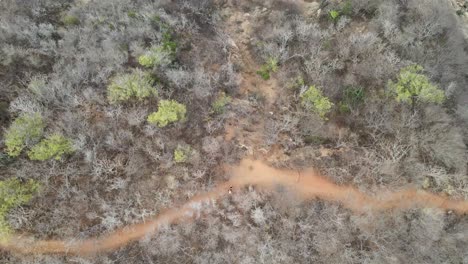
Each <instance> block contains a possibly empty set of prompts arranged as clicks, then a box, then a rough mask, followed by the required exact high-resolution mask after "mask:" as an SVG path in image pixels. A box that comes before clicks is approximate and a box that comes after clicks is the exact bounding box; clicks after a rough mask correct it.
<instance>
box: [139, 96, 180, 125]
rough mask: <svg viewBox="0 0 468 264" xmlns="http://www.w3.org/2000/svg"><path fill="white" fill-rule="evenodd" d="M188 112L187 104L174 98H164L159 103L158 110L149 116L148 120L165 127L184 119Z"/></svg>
mask: <svg viewBox="0 0 468 264" xmlns="http://www.w3.org/2000/svg"><path fill="white" fill-rule="evenodd" d="M186 112H187V109H186V107H185V105H183V104H180V103H178V102H176V101H174V100H162V101H161V102H160V103H159V107H158V111H157V112H154V113H152V114H150V115H149V116H148V122H149V123H150V124H153V125H158V126H159V127H165V126H167V125H168V124H170V123H174V122H177V121H183V120H184V119H185V114H186Z"/></svg>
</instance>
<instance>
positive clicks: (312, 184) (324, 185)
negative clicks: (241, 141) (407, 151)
mask: <svg viewBox="0 0 468 264" xmlns="http://www.w3.org/2000/svg"><path fill="white" fill-rule="evenodd" d="M226 171H227V173H229V174H230V175H231V180H230V181H228V182H226V183H224V184H221V185H219V186H218V187H216V188H214V189H213V190H212V191H210V192H206V193H203V194H200V195H197V196H195V197H193V198H192V199H190V200H189V201H188V202H187V203H185V204H184V205H183V206H182V207H180V208H172V209H168V210H166V211H164V212H162V213H161V214H160V215H159V216H157V217H156V218H154V219H152V220H150V221H148V222H145V223H141V224H136V225H131V226H127V227H124V228H122V229H119V230H117V231H115V232H113V233H110V234H107V235H103V236H101V237H98V238H91V239H87V240H83V241H72V240H40V241H35V240H34V239H33V238H30V237H23V236H13V237H11V238H10V239H9V240H8V241H4V242H0V247H1V248H3V249H4V250H8V251H13V252H16V253H22V254H69V255H90V254H94V253H99V252H106V251H111V250H114V249H117V248H120V247H122V246H124V245H126V244H128V243H130V242H133V241H136V240H139V239H141V238H144V237H145V236H151V235H153V234H154V233H155V232H157V231H158V229H159V228H160V227H162V226H165V225H169V224H175V223H180V222H184V221H189V220H191V219H193V218H194V217H196V216H197V215H199V213H200V211H201V210H203V208H205V207H206V206H209V205H211V204H212V202H213V201H214V200H217V199H219V198H221V197H223V196H224V195H226V194H227V192H228V190H229V187H230V186H232V187H234V189H235V191H236V190H239V189H240V188H242V187H244V186H248V185H255V186H257V187H258V188H264V189H274V188H275V187H276V186H278V185H282V186H285V187H287V189H288V190H289V191H291V192H294V193H296V194H297V195H298V196H299V197H300V198H303V199H304V200H307V199H314V198H320V199H323V200H326V201H330V202H336V203H340V204H342V205H343V206H345V207H347V208H349V209H351V210H352V211H354V212H357V213H362V212H366V211H388V210H393V209H407V208H413V207H428V208H439V209H442V210H452V211H454V212H455V213H458V214H465V213H468V201H455V200H450V199H447V198H444V197H442V196H439V195H435V194H431V193H428V192H424V191H419V190H415V189H408V190H402V191H398V192H392V193H391V192H389V193H386V194H383V195H380V196H378V197H373V196H369V195H366V194H364V193H361V192H359V191H358V190H357V189H356V188H354V187H351V186H339V185H336V184H334V183H333V182H331V181H329V180H327V179H325V178H323V177H321V176H319V175H317V174H316V173H315V172H314V171H312V170H305V171H300V172H299V171H294V170H282V169H275V168H272V167H269V166H268V165H266V164H264V163H263V162H261V161H254V160H243V161H242V162H241V163H240V165H238V166H234V167H232V166H231V167H226Z"/></svg>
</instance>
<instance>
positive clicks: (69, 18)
mask: <svg viewBox="0 0 468 264" xmlns="http://www.w3.org/2000/svg"><path fill="white" fill-rule="evenodd" d="M62 23H63V24H64V25H65V26H77V25H79V24H80V20H79V19H78V17H76V16H73V15H65V16H63V17H62Z"/></svg>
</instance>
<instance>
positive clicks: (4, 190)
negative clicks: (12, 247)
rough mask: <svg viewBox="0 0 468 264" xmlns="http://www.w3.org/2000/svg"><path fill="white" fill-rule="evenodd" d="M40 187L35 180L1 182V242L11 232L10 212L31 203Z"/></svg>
mask: <svg viewBox="0 0 468 264" xmlns="http://www.w3.org/2000/svg"><path fill="white" fill-rule="evenodd" d="M39 187H40V186H39V184H38V183H37V182H35V181H33V180H29V181H27V182H26V183H21V182H20V181H19V180H17V179H14V178H12V179H8V180H4V181H0V241H2V240H3V239H6V238H7V235H8V234H9V233H10V232H11V230H10V226H9V225H8V223H7V221H6V216H7V214H8V212H9V211H10V210H11V209H13V208H15V207H17V206H20V205H22V204H25V203H27V202H29V201H30V200H31V199H32V197H33V195H34V194H35V193H36V192H37V191H38V190H39Z"/></svg>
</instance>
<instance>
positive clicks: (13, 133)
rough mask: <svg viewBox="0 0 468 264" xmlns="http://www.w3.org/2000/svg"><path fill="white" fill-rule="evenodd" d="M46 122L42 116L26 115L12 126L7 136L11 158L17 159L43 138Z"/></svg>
mask: <svg viewBox="0 0 468 264" xmlns="http://www.w3.org/2000/svg"><path fill="white" fill-rule="evenodd" d="M44 127H45V125H44V122H43V120H42V117H41V115H40V114H37V113H36V114H24V115H22V116H20V117H18V118H17V119H15V121H13V123H12V124H11V126H10V127H9V128H8V129H7V131H6V134H5V145H6V152H7V153H8V155H10V156H11V157H17V156H19V155H20V154H21V151H23V149H24V148H25V147H26V145H28V144H30V143H34V142H36V141H38V140H39V139H40V138H41V137H42V133H43V130H44Z"/></svg>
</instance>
